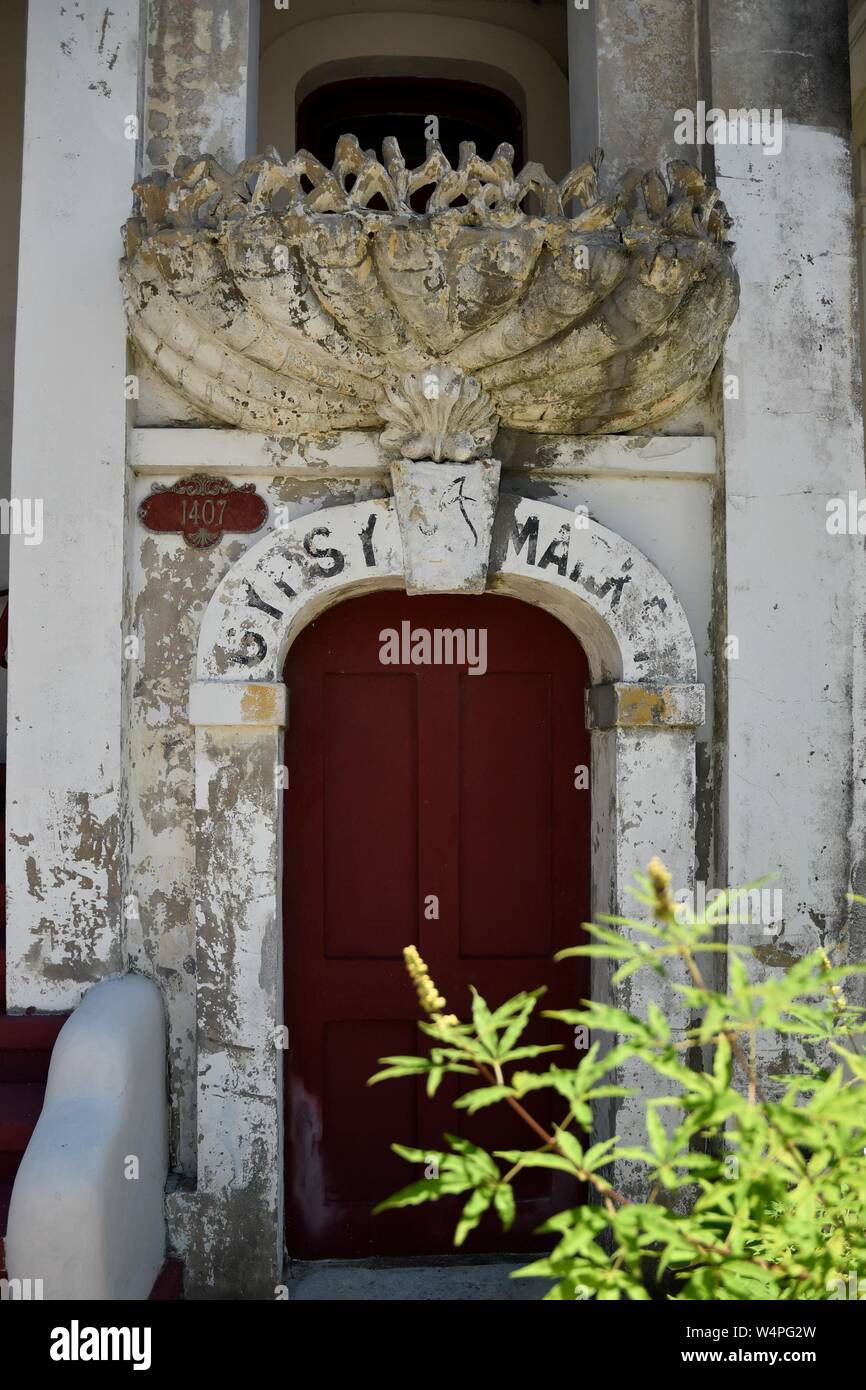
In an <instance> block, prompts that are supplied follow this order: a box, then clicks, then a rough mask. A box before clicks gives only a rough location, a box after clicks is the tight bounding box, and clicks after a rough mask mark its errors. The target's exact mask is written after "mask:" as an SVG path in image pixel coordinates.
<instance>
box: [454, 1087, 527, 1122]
mask: <svg viewBox="0 0 866 1390" xmlns="http://www.w3.org/2000/svg"><path fill="white" fill-rule="evenodd" d="M514 1094H515V1092H514V1090H513V1088H512V1087H511V1086H480V1087H479V1088H478V1089H477V1090H475V1091H466V1092H465V1093H464V1094H463V1095H462V1096H458V1098H457V1100H455V1102H454V1108H455V1110H468V1111H469V1114H470V1115H474V1114H475V1112H476V1110H483V1109H484V1107H485V1106H487V1105H496V1104H497V1103H498V1102H499V1101H501V1100H505V1098H506V1096H513V1095H514Z"/></svg>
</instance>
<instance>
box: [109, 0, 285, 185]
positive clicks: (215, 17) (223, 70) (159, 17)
mask: <svg viewBox="0 0 866 1390" xmlns="http://www.w3.org/2000/svg"><path fill="white" fill-rule="evenodd" d="M252 8H253V7H252V6H251V5H250V3H249V0H206V3H196V0H149V4H148V6H147V11H148V22H147V60H148V67H147V84H146V101H145V117H144V120H145V132H144V152H145V159H146V165H147V168H148V169H167V168H173V167H174V161H175V160H176V159H177V157H178V155H180V154H192V153H193V152H194V151H195V150H199V149H210V150H213V151H214V153H215V154H216V155H217V158H218V159H225V160H229V161H230V162H231V161H236V160H238V159H243V157H244V154H245V153H246V119H247V100H246V88H247V81H248V70H249V67H250V63H251V62H252V64H255V63H256V62H257V60H258V54H257V53H256V52H254V51H253V52H252V53H251V40H252V41H254V32H251V27H250V12H251V10H252ZM130 109H133V108H130Z"/></svg>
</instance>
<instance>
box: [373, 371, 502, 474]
mask: <svg viewBox="0 0 866 1390" xmlns="http://www.w3.org/2000/svg"><path fill="white" fill-rule="evenodd" d="M385 395H386V397H387V400H384V401H381V402H380V403H379V405H378V407H377V409H378V411H379V414H380V415H381V416H382V419H383V420H387V421H388V422H389V423H388V428H387V429H384V430H383V431H382V434H381V436H380V441H379V442H380V444H381V445H382V448H383V450H384V451H385V453H387V454H392V455H394V456H395V457H396V458H405V459H431V460H432V461H433V462H434V463H442V461H443V460H445V459H447V460H450V461H453V462H454V463H466V462H467V461H468V460H469V459H474V458H481V457H482V455H485V454H489V452H490V448H491V445H492V444H493V440H494V438H495V437H496V431H497V430H498V428H499V420H498V418H497V416H496V414H495V412H494V410H493V407H492V405H491V403H490V397H489V396H487V395H485V394H484V393H483V392H482V390H481V387H480V386H479V384H478V382H477V381H476V380H475V378H474V377H471V376H464V374H463V372H461V371H460V369H459V367H449V366H447V365H437V366H433V367H425V368H424V370H423V371H421V372H408V373H407V374H406V376H404V377H403V379H402V380H401V382H400V385H399V387H398V388H395V387H393V386H386V387H385Z"/></svg>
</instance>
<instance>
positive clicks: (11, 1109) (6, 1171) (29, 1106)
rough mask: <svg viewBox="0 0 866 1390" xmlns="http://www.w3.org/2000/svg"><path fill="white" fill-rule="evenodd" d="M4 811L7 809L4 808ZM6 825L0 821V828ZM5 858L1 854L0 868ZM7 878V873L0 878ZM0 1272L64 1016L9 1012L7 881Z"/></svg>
mask: <svg viewBox="0 0 866 1390" xmlns="http://www.w3.org/2000/svg"><path fill="white" fill-rule="evenodd" d="M5 787H6V767H5V764H0V809H2V808H3V807H5ZM4 814H5V812H4ZM4 828H5V827H3V826H2V823H0V831H2V829H4ZM2 864H3V857H2V855H0V866H2ZM3 877H4V879H5V875H4V876H3ZM0 893H2V899H0V1010H2V1012H0V1276H2V1275H3V1273H4V1255H3V1237H4V1236H5V1234H6V1218H7V1216H8V1215H9V1203H10V1201H11V1198H12V1184H13V1182H14V1180H15V1174H16V1173H17V1172H18V1168H19V1165H20V1163H21V1159H22V1158H23V1156H24V1150H25V1149H26V1148H27V1145H28V1143H29V1141H30V1136H31V1134H32V1133H33V1130H34V1129H35V1128H36V1121H37V1120H38V1119H39V1115H40V1113H41V1111H42V1102H43V1099H44V1096H45V1082H46V1080H47V1078H48V1067H49V1063H50V1061H51V1052H52V1050H53V1048H54V1044H55V1042H56V1041H57V1035H58V1033H59V1032H60V1029H61V1028H62V1027H63V1025H64V1023H65V1022H66V1019H67V1017H68V1015H67V1014H35V1013H29V1014H7V1013H6V1012H5V1008H6V990H5V984H6V950H5V941H6V923H5V883H0Z"/></svg>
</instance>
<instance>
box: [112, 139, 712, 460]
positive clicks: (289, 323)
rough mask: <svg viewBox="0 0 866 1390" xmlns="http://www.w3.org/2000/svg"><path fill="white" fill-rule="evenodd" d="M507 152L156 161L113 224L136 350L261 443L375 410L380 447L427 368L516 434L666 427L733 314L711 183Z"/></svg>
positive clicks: (200, 403) (347, 152) (369, 421)
mask: <svg viewBox="0 0 866 1390" xmlns="http://www.w3.org/2000/svg"><path fill="white" fill-rule="evenodd" d="M513 157H514V152H513V150H512V149H511V148H510V146H508V145H500V146H499V148H498V149H497V151H496V153H495V154H494V156H493V158H492V159H491V160H490V161H487V160H483V159H481V158H479V156H478V155H477V154H476V152H475V148H474V146H473V145H471V144H469V143H466V144H463V145H461V147H460V158H459V161H458V166H457V168H452V166H451V164H450V163H449V161H448V160H447V159H446V157H445V155H444V154H443V152H442V150H441V149H440V148H439V146H438V145H437V144H436V143H435V142H432V141H431V142H430V143H429V144H428V150H427V158H426V160H425V161H424V163H423V164H422V165H420V166H419V167H418V168H417V169H412V170H410V169H407V168H406V165H405V161H404V160H403V158H402V155H401V153H400V150H399V147H398V145H397V142H396V141H395V140H393V139H389V140H386V141H385V143H384V146H383V160H382V161H381V162H380V161H379V160H378V159H377V158H376V156H375V155H374V154H373V152H372V151H362V150H361V148H360V146H359V144H358V141H357V139H356V138H355V137H354V136H351V135H346V136H343V137H342V138H341V139H340V141H339V142H338V144H337V149H336V154H335V159H334V164H333V167H332V168H331V169H327V168H326V167H325V166H324V165H323V164H320V163H319V161H318V160H316V159H314V158H313V156H312V155H310V154H308V153H307V152H305V151H303V150H302V151H300V152H299V153H298V154H295V155H294V156H292V158H291V159H289V160H288V161H286V162H283V161H282V160H281V159H280V157H279V155H278V154H277V153H276V151H273V150H270V151H267V152H266V153H265V154H264V155H261V156H259V157H257V158H255V159H250V160H247V161H245V162H244V163H243V164H241V165H240V166H239V167H238V168H237V170H236V171H234V172H233V173H229V172H228V171H226V170H225V169H223V168H221V166H220V165H219V164H218V163H217V162H216V161H215V160H214V159H212V158H211V157H209V156H199V157H197V158H196V159H180V160H178V162H177V164H176V166H175V172H174V176H173V177H168V176H166V175H165V174H164V173H162V174H157V175H154V176H153V177H152V178H150V179H147V180H144V181H143V182H142V183H140V184H137V185H136V193H137V195H138V204H139V215H138V216H136V217H134V218H132V219H130V221H129V222H128V223H127V226H126V232H125V244H126V256H125V259H124V260H123V262H122V264H121V274H122V279H123V283H124V289H125V301H126V310H127V315H128V318H129V325H130V333H131V336H132V339H133V342H134V345H135V350H136V352H137V353H138V354H140V355H141V356H142V357H143V358H145V359H146V360H147V361H149V362H150V363H151V364H152V365H153V367H154V368H155V369H156V371H157V372H159V373H160V374H161V375H162V376H163V377H164V378H165V380H166V381H167V382H169V383H170V385H172V386H173V387H174V388H175V389H176V390H177V391H178V392H180V393H181V395H182V396H184V397H185V399H186V400H187V401H189V402H190V403H191V404H192V405H193V406H194V407H195V408H196V409H197V410H198V411H199V412H200V413H201V414H203V415H204V416H205V417H207V418H209V419H214V420H218V421H221V422H223V423H224V424H228V425H233V426H235V427H237V428H240V429H249V430H261V431H265V432H268V433H273V434H316V433H323V432H326V431H332V430H335V429H373V428H376V427H378V426H379V425H380V414H381V409H382V407H383V404H384V405H385V406H386V407H387V406H388V405H390V407H391V408H392V411H393V412H395V414H396V418H395V415H394V414H392V415H391V416H388V417H387V418H388V426H389V428H388V430H387V431H386V434H388V435H389V446H388V447H391V444H390V440H392V439H393V440H396V437H397V436H396V434H395V433H394V431H397V432H399V431H400V430H401V429H403V425H404V421H403V416H402V415H401V413H400V412H401V407H400V405H399V399H400V393H401V389H402V388H401V381H402V379H403V378H405V377H406V375H407V374H414V375H418V374H419V373H423V372H424V371H431V370H440V371H441V369H442V367H443V366H450V367H453V368H459V370H460V371H461V372H462V373H463V374H464V376H465V377H467V378H469V377H471V378H474V380H475V382H476V383H477V386H478V390H479V396H478V402H480V401H481V398H482V396H486V397H489V400H490V410H491V415H492V416H498V417H499V418H500V419H501V421H502V423H503V424H505V425H508V426H510V427H512V428H516V429H523V430H530V431H538V432H545V433H563V434H587V433H623V432H628V431H630V430H635V429H641V428H646V427H647V426H649V425H652V424H653V423H655V422H656V421H658V420H661V419H663V418H665V417H667V416H670V415H672V414H674V413H675V412H676V411H678V410H679V409H681V408H682V407H683V406H684V405H685V404H686V403H687V402H688V401H689V399H690V398H691V397H692V396H694V395H695V394H696V393H697V392H698V391H699V390H700V389H701V387H702V386H703V385H704V384H705V382H706V381H707V379H708V377H709V375H710V372H711V371H712V369H713V367H714V365H715V363H716V361H717V360H718V358H719V355H720V352H721V349H722V346H723V343H724V339H725V335H726V333H727V330H728V327H729V325H730V323H731V321H732V319H733V317H734V314H735V313H736V308H737V300H738V281H737V275H736V271H735V269H734V267H733V264H732V261H731V254H730V251H731V248H730V245H729V243H728V242H727V240H726V234H727V229H728V227H729V226H730V221H729V218H728V216H727V214H726V212H725V209H724V205H723V204H722V203H721V202H720V201H719V194H718V191H717V190H716V189H715V188H712V187H711V186H710V185H708V184H707V182H706V181H705V180H704V178H703V176H702V175H701V174H700V172H699V171H698V170H697V169H695V168H693V167H692V166H690V165H688V164H684V163H681V162H674V163H672V164H670V165H669V167H668V171H667V179H665V178H663V177H662V176H661V175H660V174H658V173H654V172H650V173H646V174H641V173H639V172H637V171H632V172H631V173H629V174H627V175H626V176H624V177H623V179H621V180H620V182H619V183H618V184H617V185H616V186H614V187H613V188H611V189H609V190H606V191H603V190H601V188H600V186H599V178H598V172H599V164H600V160H601V155H600V152H598V151H597V152H596V153H595V154H594V155H593V157H592V158H591V159H590V160H588V161H587V162H586V163H585V164H583V165H581V166H580V168H578V169H575V170H573V171H572V172H571V173H570V174H568V175H567V176H566V178H565V179H563V180H562V182H561V183H559V184H556V183H555V182H554V181H553V180H552V179H551V178H550V177H549V176H548V175H547V174H546V173H545V171H544V169H543V168H542V167H541V166H540V165H538V164H527V165H526V166H525V167H524V168H523V169H522V170H521V171H520V173H515V172H514V169H513V168H512V160H513ZM430 184H432V185H433V192H432V194H431V196H430V198H429V199H428V202H427V207H426V211H425V212H424V213H416V212H415V211H414V210H413V208H412V206H411V197H412V195H413V193H415V192H416V191H417V190H418V189H420V188H422V187H424V186H426V185H430ZM376 195H378V198H379V200H381V201H382V202H384V208H379V207H377V208H374V207H371V206H370V204H371V202H372V200H373V199H374V197H376ZM530 195H531V196H532V198H533V200H534V201H533V206H534V207H537V208H538V209H539V210H538V211H527V210H526V207H525V204H526V200H527V199H528V198H529V197H530ZM395 397H396V400H395ZM464 402H465V404H466V408H467V409H468V407H469V401H468V397H464ZM403 432H404V434H405V437H406V440H407V445H405V446H404V445H400V447H401V448H402V449H403V451H404V453H405V452H407V450H408V447H409V446H410V445H409V436H410V431H409V428H408V426H406V427H405V429H404V430H403ZM462 433H465V434H467V435H468V436H470V437H471V436H473V433H474V427H472V428H466V429H465V430H464V429H462V427H461V429H452V428H451V427H450V426H449V427H448V428H445V429H444V430H443V428H440V426H439V424H438V423H434V424H433V425H431V434H432V437H438V436H440V435H441V437H442V439H443V441H444V440H445V439H446V438H448V437H451V438H454V439H456V437H457V436H458V435H460V434H462ZM464 444H465V441H461V442H460V444H459V445H457V444H455V445H454V447H459V448H461V449H462V448H463V447H464ZM394 447H396V444H395V445H394ZM416 447H417V448H418V449H421V445H420V444H418V445H417V446H416ZM473 447H474V446H473Z"/></svg>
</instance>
